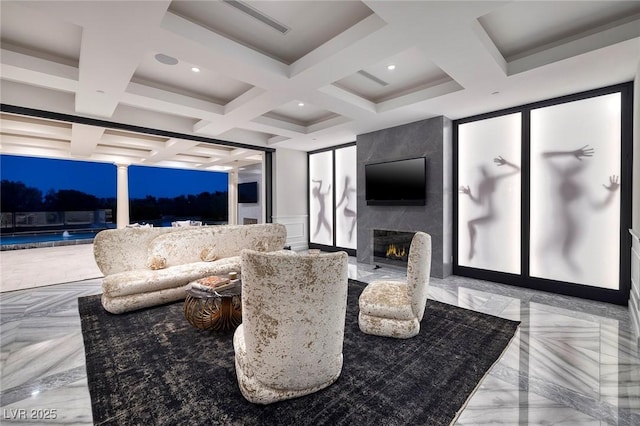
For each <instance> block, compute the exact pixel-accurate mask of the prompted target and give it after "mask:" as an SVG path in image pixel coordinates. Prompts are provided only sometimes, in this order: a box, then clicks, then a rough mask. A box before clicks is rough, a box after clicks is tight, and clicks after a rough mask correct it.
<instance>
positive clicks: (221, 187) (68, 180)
mask: <svg viewBox="0 0 640 426" xmlns="http://www.w3.org/2000/svg"><path fill="white" fill-rule="evenodd" d="M116 175H117V172H116V166H115V165H114V164H108V163H92V162H87V161H75V160H74V161H71V160H50V159H45V158H36V157H21V156H14V155H0V177H1V178H2V179H3V180H4V179H7V180H11V181H16V182H23V183H24V184H25V185H27V186H30V187H35V188H38V189H39V190H41V191H42V194H43V195H46V194H47V192H48V191H49V190H50V189H53V190H56V191H57V190H60V189H75V190H77V191H81V192H85V193H87V194H92V195H95V196H96V197H98V198H109V197H115V196H116ZM226 190H227V174H226V173H218V172H204V171H196V170H181V169H167V168H160V167H146V166H129V198H144V197H146V196H147V195H152V196H154V197H158V198H159V197H168V198H173V197H177V196H179V195H189V194H193V195H197V194H200V193H201V192H216V191H226Z"/></svg>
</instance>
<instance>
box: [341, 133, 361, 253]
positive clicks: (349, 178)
mask: <svg viewBox="0 0 640 426" xmlns="http://www.w3.org/2000/svg"><path fill="white" fill-rule="evenodd" d="M356 194H357V192H356V147H355V145H354V146H350V147H347V148H340V149H337V150H336V246H338V247H344V248H351V249H356V247H357V245H356V234H357V233H358V232H357V228H356V225H357V207H356V205H357V202H356Z"/></svg>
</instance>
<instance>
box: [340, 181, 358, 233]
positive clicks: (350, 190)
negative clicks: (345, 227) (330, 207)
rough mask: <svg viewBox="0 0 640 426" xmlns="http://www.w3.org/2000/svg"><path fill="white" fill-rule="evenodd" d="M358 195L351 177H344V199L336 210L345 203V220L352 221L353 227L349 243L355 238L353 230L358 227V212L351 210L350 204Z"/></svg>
mask: <svg viewBox="0 0 640 426" xmlns="http://www.w3.org/2000/svg"><path fill="white" fill-rule="evenodd" d="M355 193H356V188H354V187H353V186H351V178H350V177H349V175H346V176H345V177H344V189H343V190H342V197H340V201H339V202H338V204H337V205H336V209H337V208H338V207H340V206H341V205H342V203H343V202H344V209H343V210H342V213H343V214H344V217H345V219H351V227H350V228H349V241H351V238H352V236H353V230H354V229H355V227H356V221H357V217H356V212H355V210H353V209H351V208H349V202H350V201H351V200H352V194H355Z"/></svg>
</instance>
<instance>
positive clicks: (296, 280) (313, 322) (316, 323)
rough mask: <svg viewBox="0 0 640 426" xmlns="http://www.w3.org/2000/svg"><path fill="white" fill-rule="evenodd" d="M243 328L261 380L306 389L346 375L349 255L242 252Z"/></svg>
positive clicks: (251, 357) (279, 386) (267, 383)
mask: <svg viewBox="0 0 640 426" xmlns="http://www.w3.org/2000/svg"><path fill="white" fill-rule="evenodd" d="M241 256H242V317H243V320H242V327H243V328H244V341H245V347H246V357H247V362H248V363H249V364H250V365H252V366H253V368H252V371H253V373H254V374H255V375H256V376H257V377H256V378H257V379H258V380H259V381H260V382H262V383H264V384H265V385H267V386H271V387H274V388H280V389H305V388H308V387H310V386H313V385H314V384H316V383H322V382H325V381H326V380H327V379H328V378H330V377H335V374H336V373H337V374H339V373H340V371H341V369H342V345H343V341H344V325H345V315H346V307H347V285H348V284H347V279H348V273H347V266H348V260H347V259H348V256H347V254H346V253H345V252H337V253H327V254H316V255H311V254H295V253H294V252H287V251H279V252H270V253H264V252H257V251H253V250H243V251H242V255H241Z"/></svg>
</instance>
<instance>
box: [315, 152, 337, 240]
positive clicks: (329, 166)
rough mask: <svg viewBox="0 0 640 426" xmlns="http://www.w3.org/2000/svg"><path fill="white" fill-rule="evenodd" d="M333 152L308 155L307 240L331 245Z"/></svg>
mask: <svg viewBox="0 0 640 426" xmlns="http://www.w3.org/2000/svg"><path fill="white" fill-rule="evenodd" d="M333 188H334V185H333V151H325V152H319V153H317V154H311V155H309V238H310V242H312V243H316V244H323V245H328V246H331V245H333Z"/></svg>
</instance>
